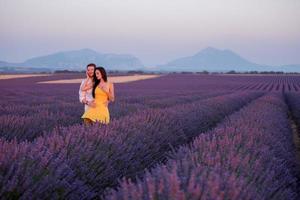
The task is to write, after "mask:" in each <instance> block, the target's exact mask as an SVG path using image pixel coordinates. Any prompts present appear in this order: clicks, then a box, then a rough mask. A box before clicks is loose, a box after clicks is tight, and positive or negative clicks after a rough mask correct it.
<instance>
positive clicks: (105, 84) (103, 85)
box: [99, 83, 109, 93]
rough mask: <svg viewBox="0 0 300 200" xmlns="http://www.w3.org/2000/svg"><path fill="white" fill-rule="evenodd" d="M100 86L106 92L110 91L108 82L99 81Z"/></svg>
mask: <svg viewBox="0 0 300 200" xmlns="http://www.w3.org/2000/svg"><path fill="white" fill-rule="evenodd" d="M99 87H100V88H101V89H102V90H103V91H104V92H106V93H109V87H108V84H107V83H99Z"/></svg>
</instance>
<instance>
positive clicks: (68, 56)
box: [0, 49, 143, 70]
mask: <svg viewBox="0 0 300 200" xmlns="http://www.w3.org/2000/svg"><path fill="white" fill-rule="evenodd" d="M88 63H95V64H96V65H97V66H103V67H105V68H106V69H108V70H137V69H141V68H143V64H142V62H141V61H140V60H139V59H138V58H136V57H134V56H132V55H126V54H100V53H98V52H96V51H94V50H91V49H81V50H75V51H64V52H58V53H54V54H50V55H46V56H40V57H35V58H31V59H28V60H26V61H25V62H23V63H14V64H13V63H6V62H3V61H2V62H0V67H12V66H13V67H21V66H22V67H30V68H48V69H52V70H57V69H60V70H61V69H64V70H84V69H85V66H86V65H87V64H88Z"/></svg>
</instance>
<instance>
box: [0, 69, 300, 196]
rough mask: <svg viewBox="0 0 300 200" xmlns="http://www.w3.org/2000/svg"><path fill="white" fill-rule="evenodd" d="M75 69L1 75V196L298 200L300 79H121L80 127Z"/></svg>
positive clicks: (192, 76) (182, 76)
mask: <svg viewBox="0 0 300 200" xmlns="http://www.w3.org/2000/svg"><path fill="white" fill-rule="evenodd" d="M80 77H83V76H82V75H80V74H57V75H53V76H44V77H31V78H19V79H8V80H0V91H1V98H0V136H1V138H0V198H1V199H124V200H127V199H143V200H148V199H149V200H150V199H182V200H183V199H195V200H196V199H204V200H206V199H212V200H217V199H243V200H244V199H299V198H300V189H299V188H300V173H299V172H300V171H299V170H300V165H299V161H300V160H299V159H300V139H299V138H300V76H292V75H266V76H243V75H240V76H230V75H200V74H170V75H163V76H161V77H158V78H154V79H148V80H142V81H136V82H130V83H120V84H115V93H116V101H115V102H114V103H111V104H110V105H109V110H110V114H111V119H112V121H111V122H110V124H109V125H101V124H94V125H91V126H86V125H83V124H82V121H81V118H80V117H81V115H82V113H83V105H82V104H80V103H79V100H78V89H79V85H78V84H39V83H38V82H40V81H49V80H59V79H72V78H80Z"/></svg>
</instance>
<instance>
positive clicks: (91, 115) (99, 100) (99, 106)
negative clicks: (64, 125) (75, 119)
mask: <svg viewBox="0 0 300 200" xmlns="http://www.w3.org/2000/svg"><path fill="white" fill-rule="evenodd" d="M107 101H108V95H107V94H106V93H105V92H104V91H103V90H102V89H100V88H99V87H96V89H95V104H96V105H95V107H89V108H88V109H87V111H85V113H84V114H83V115H82V117H81V118H83V119H84V118H86V119H90V120H92V121H93V122H96V121H99V122H101V123H104V124H108V123H109V111H108V108H107Z"/></svg>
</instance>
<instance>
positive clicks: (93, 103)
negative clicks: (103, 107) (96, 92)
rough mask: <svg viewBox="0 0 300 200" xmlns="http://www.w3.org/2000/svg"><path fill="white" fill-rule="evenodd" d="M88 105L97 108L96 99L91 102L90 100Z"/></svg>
mask: <svg viewBox="0 0 300 200" xmlns="http://www.w3.org/2000/svg"><path fill="white" fill-rule="evenodd" d="M87 105H88V106H90V107H93V108H95V107H96V103H95V102H94V101H90V102H88V104H87Z"/></svg>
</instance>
